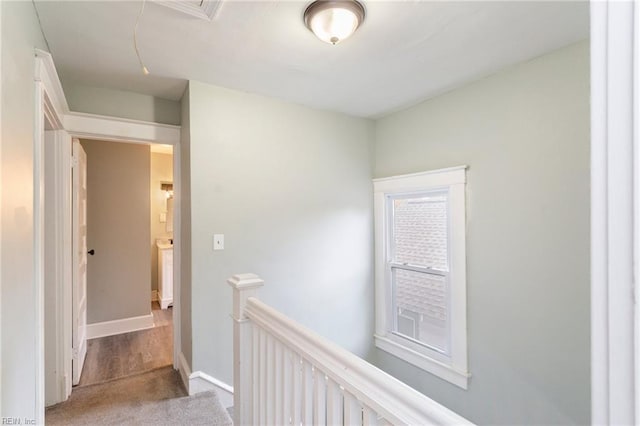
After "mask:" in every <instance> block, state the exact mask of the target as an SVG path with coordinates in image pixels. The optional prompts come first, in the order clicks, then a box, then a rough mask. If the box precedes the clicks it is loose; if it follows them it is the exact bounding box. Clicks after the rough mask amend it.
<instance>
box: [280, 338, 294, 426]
mask: <svg viewBox="0 0 640 426" xmlns="http://www.w3.org/2000/svg"><path fill="white" fill-rule="evenodd" d="M280 361H281V364H280V369H281V370H282V382H281V383H282V387H281V392H282V394H281V396H280V400H281V401H282V405H281V408H282V411H281V413H280V417H281V418H282V421H283V422H282V423H283V424H285V425H290V424H291V421H292V418H291V375H292V371H291V351H290V350H289V348H287V347H286V346H284V345H283V346H282V357H281V358H280Z"/></svg>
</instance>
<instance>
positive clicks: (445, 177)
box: [373, 166, 470, 389]
mask: <svg viewBox="0 0 640 426" xmlns="http://www.w3.org/2000/svg"><path fill="white" fill-rule="evenodd" d="M466 169H467V166H459V167H452V168H447V169H440V170H433V171H428V172H423V173H414V174H408V175H401V176H392V177H388V178H381V179H374V180H373V190H374V213H375V223H374V229H375V285H376V292H375V293H376V306H375V312H376V333H375V335H374V340H375V345H376V347H378V348H379V349H381V350H383V351H385V352H388V353H390V354H392V355H394V356H396V357H398V358H400V359H402V360H404V361H406V362H408V363H410V364H413V365H415V366H416V367H419V368H421V369H423V370H425V371H428V372H429V373H432V374H434V375H436V376H438V377H440V378H442V379H444V380H447V381H448V382H451V383H453V384H454V385H456V386H459V387H461V388H463V389H467V385H468V379H469V377H470V374H469V372H468V367H467V285H466V281H467V279H466V270H467V268H466V248H465V247H466V236H465V234H466V217H465V204H466V203H465V184H466ZM442 188H448V190H449V203H450V215H451V216H450V223H451V236H450V245H451V246H450V248H449V250H450V253H451V271H450V273H449V277H450V279H449V283H450V286H451V306H450V319H451V348H450V357H442V356H438V355H437V354H436V353H435V352H433V353H432V354H431V353H430V351H429V350H428V349H427V348H425V350H416V348H412V347H409V346H405V345H403V344H401V343H400V342H399V340H398V339H394V337H393V336H392V335H391V332H390V330H391V324H392V320H391V318H389V312H388V306H389V303H390V301H391V295H390V283H389V282H388V279H387V273H386V260H387V259H386V252H387V245H388V241H387V235H388V223H389V222H388V217H387V208H386V197H387V196H388V195H393V194H398V193H406V192H412V191H413V192H415V191H428V190H432V189H442Z"/></svg>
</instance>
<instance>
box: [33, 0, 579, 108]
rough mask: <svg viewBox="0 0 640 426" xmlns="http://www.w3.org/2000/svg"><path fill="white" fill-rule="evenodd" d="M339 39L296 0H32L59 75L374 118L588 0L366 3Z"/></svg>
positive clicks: (453, 81) (493, 57) (442, 87)
mask: <svg viewBox="0 0 640 426" xmlns="http://www.w3.org/2000/svg"><path fill="white" fill-rule="evenodd" d="M363 3H364V5H365V8H366V10H367V17H366V20H365V22H364V24H363V26H362V27H361V28H360V29H359V30H358V31H357V32H356V34H354V35H353V36H352V37H351V38H350V39H348V40H346V41H344V42H343V43H341V44H339V45H337V46H331V45H329V44H326V43H323V42H321V41H319V40H317V39H316V38H315V37H314V36H313V34H312V33H311V32H309V31H308V30H307V28H306V27H305V26H304V23H303V21H302V13H303V11H304V9H305V6H306V5H307V4H308V2H306V1H282V0H280V1H252V2H248V1H231V0H229V1H225V2H223V3H222V5H221V7H220V8H219V10H218V11H217V13H216V17H215V18H214V20H212V21H206V20H202V19H198V18H194V17H190V16H188V15H184V14H181V13H180V12H178V11H176V10H173V9H170V8H167V7H164V6H161V5H159V4H156V3H152V2H147V4H146V6H145V12H144V15H143V17H142V18H141V20H140V26H139V30H138V39H139V45H140V51H141V53H142V56H143V58H144V61H145V63H146V65H147V67H148V68H149V70H150V71H151V75H149V76H144V75H142V73H141V71H140V66H139V64H138V61H137V58H136V56H135V52H134V48H133V27H134V24H135V20H136V16H137V14H138V12H139V9H140V5H141V3H140V2H139V1H138V2H129V1H110V2H98V1H46V0H45V1H38V2H37V3H36V7H37V10H38V12H39V15H40V18H41V22H42V27H43V31H44V34H45V36H46V38H47V41H48V43H49V46H50V48H51V52H52V54H53V57H54V60H55V62H56V65H57V67H58V71H59V73H60V75H61V78H62V80H63V81H64V82H65V84H81V85H89V86H98V87H107V88H115V89H122V90H129V91H134V92H139V93H144V94H148V95H153V96H157V97H161V98H166V99H173V100H178V99H180V97H181V96H182V93H183V91H184V88H185V85H186V80H199V81H202V82H206V83H211V84H215V85H219V86H224V87H228V88H233V89H238V90H244V91H248V92H255V93H260V94H264V95H268V96H273V97H277V98H280V99H284V100H288V101H292V102H296V103H299V104H303V105H308V106H311V107H316V108H321V109H328V110H333V111H340V112H344V113H347V114H351V115H356V116H363V117H380V116H382V115H385V114H388V113H389V112H392V111H395V110H398V109H401V108H404V107H407V106H410V105H412V104H415V103H417V102H419V101H421V100H424V99H426V98H429V97H433V96H435V95H437V94H439V93H442V92H445V91H447V90H451V89H452V88H455V87H459V86H461V85H463V84H465V83H467V82H469V81H472V80H476V79H478V78H481V77H483V76H486V75H488V74H491V73H493V72H495V71H497V70H499V69H501V68H504V67H505V66H508V65H511V64H514V63H517V62H522V61H525V60H528V59H531V58H533V57H536V56H539V55H541V54H544V53H546V52H549V51H552V50H555V49H558V48H560V47H563V46H566V45H568V44H571V43H574V42H577V41H579V40H583V39H586V38H587V37H588V35H589V5H588V3H587V2H577V1H569V2H544V1H533V2H522V1H511V2H507V1H497V2H485V1H470V2H444V1H434V2H427V1H402V2H399V1H371V0H369V1H367V0H365V1H364V2H363Z"/></svg>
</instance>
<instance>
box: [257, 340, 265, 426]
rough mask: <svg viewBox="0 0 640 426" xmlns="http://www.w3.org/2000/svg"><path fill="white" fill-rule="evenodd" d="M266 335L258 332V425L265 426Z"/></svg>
mask: <svg viewBox="0 0 640 426" xmlns="http://www.w3.org/2000/svg"><path fill="white" fill-rule="evenodd" d="M266 409H267V335H266V333H265V332H264V330H262V329H261V330H260V410H259V420H260V421H259V422H258V424H260V425H266V424H267V413H266Z"/></svg>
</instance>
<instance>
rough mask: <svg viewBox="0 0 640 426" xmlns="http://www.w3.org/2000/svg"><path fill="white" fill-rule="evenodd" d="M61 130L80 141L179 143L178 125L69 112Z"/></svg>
mask: <svg viewBox="0 0 640 426" xmlns="http://www.w3.org/2000/svg"><path fill="white" fill-rule="evenodd" d="M64 128H65V129H66V130H67V131H68V132H69V133H70V134H71V135H72V136H73V137H76V138H80V139H94V140H108V141H113V142H129V143H131V142H142V143H160V144H167V145H174V146H178V145H179V144H180V126H173V125H170V124H160V123H153V122H149V121H140V120H129V119H126V118H116V117H109V116H105V115H97V114H85V113H80V112H70V113H68V114H66V115H65V117H64Z"/></svg>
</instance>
